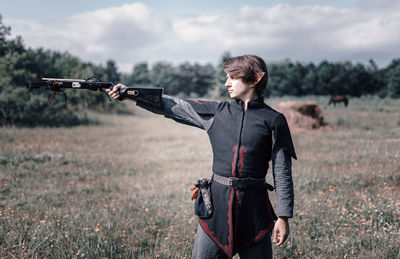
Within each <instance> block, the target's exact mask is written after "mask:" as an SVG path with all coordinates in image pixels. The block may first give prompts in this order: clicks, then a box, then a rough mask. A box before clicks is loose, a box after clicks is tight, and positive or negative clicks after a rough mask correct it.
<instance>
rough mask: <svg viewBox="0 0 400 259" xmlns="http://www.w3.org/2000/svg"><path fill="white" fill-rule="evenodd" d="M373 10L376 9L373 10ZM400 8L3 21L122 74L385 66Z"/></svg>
mask: <svg viewBox="0 0 400 259" xmlns="http://www.w3.org/2000/svg"><path fill="white" fill-rule="evenodd" d="M372 7H374V8H372ZM398 17H400V5H398V4H393V8H389V7H388V6H385V5H383V4H382V1H379V0H365V1H364V2H362V4H361V5H360V6H359V7H358V8H352V9H343V8H342V9H341V8H335V7H332V6H294V5H276V6H274V7H271V8H256V7H249V6H244V7H242V8H241V10H240V11H239V12H238V13H237V14H219V15H214V16H199V17H192V18H188V19H183V20H178V21H174V20H173V17H167V16H165V15H162V14H160V13H156V12H154V11H153V10H151V9H150V8H149V7H147V6H146V5H144V4H141V3H134V4H126V5H123V6H119V7H112V8H106V9H100V10H96V11H92V12H85V13H80V14H77V15H74V16H70V17H66V18H65V17H64V18H62V17H60V19H59V20H51V21H50V20H45V19H43V20H30V21H27V20H11V19H10V20H5V24H7V25H11V26H12V32H13V34H14V35H22V37H23V39H24V40H25V42H26V44H27V45H28V46H31V47H40V46H43V47H44V48H50V49H57V50H62V51H65V50H68V51H69V52H71V53H72V54H73V55H76V56H79V57H80V58H81V59H82V60H87V61H94V62H103V63H104V62H105V60H107V59H109V58H113V59H115V60H116V61H117V63H118V65H119V66H120V68H121V69H122V70H124V71H128V70H130V69H131V67H132V64H134V63H136V62H139V61H149V62H155V61H159V60H168V61H171V62H182V61H200V62H216V61H218V60H219V57H220V55H221V54H222V52H224V51H231V53H232V54H234V55H240V54H246V53H254V54H258V55H261V56H262V57H264V58H266V59H267V60H269V61H274V60H282V59H284V58H286V57H289V58H291V59H292V60H300V61H306V62H307V61H314V62H318V61H320V60H321V59H329V60H352V61H367V60H368V59H369V58H374V59H375V60H377V61H378V63H381V64H384V65H385V64H387V62H389V61H390V60H391V59H393V58H396V57H397V56H396V55H398V54H397V48H398V46H400V34H399V33H397V31H398V28H400V19H398Z"/></svg>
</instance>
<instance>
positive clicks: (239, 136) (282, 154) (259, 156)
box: [107, 55, 296, 259]
mask: <svg viewBox="0 0 400 259" xmlns="http://www.w3.org/2000/svg"><path fill="white" fill-rule="evenodd" d="M224 70H225V72H226V73H227V81H226V84H225V86H226V87H227V90H228V92H229V95H230V97H231V98H232V99H233V101H231V102H219V103H218V102H212V101H197V100H186V101H185V100H181V99H177V98H173V97H170V96H166V95H163V97H162V105H161V108H157V107H160V105H154V106H152V105H148V104H145V103H142V102H140V101H138V102H137V105H138V106H140V107H143V108H145V109H147V110H150V111H152V112H155V113H158V114H163V115H164V116H165V117H167V118H172V119H174V120H176V121H178V122H181V123H185V124H188V125H191V126H196V127H199V128H202V129H204V130H206V131H207V133H208V135H209V138H210V141H211V146H212V150H213V155H214V156H213V174H212V178H211V179H212V180H211V183H210V185H209V186H208V187H207V188H208V189H207V190H209V194H210V196H211V200H212V205H213V206H212V207H213V211H212V214H211V215H208V216H205V217H199V225H198V229H197V234H196V239H195V244H194V248H193V255H192V258H201V259H205V258H231V257H233V256H234V255H235V254H236V253H239V256H240V257H241V258H272V245H271V235H272V232H273V237H272V238H273V241H274V242H275V243H276V245H277V246H280V245H282V244H283V243H284V242H285V241H286V239H287V237H288V235H289V221H288V219H289V218H291V217H292V216H293V203H294V195H293V183H292V173H291V157H293V158H295V159H296V153H295V150H294V147H293V143H292V139H291V135H290V131H289V128H288V125H287V122H286V119H285V117H284V116H283V115H282V114H280V113H278V112H277V111H275V110H273V109H272V108H271V107H269V106H268V105H266V104H265V103H264V98H263V94H264V91H265V88H266V86H267V82H268V71H267V67H266V65H265V62H264V61H263V60H262V59H261V58H260V57H257V56H254V55H244V56H239V57H234V58H231V59H229V60H227V61H226V62H225V63H224ZM124 87H125V86H123V85H120V84H119V85H116V86H115V87H114V89H113V90H112V91H109V90H108V91H107V92H108V94H109V95H110V96H111V97H113V98H114V99H118V98H119V90H120V89H123V88H124ZM271 160H272V168H273V176H274V184H275V192H276V211H277V213H276V214H277V216H278V217H277V218H276V216H275V213H274V211H273V209H272V206H271V203H270V201H269V198H268V192H267V189H266V183H265V176H266V173H267V170H268V167H269V161H271ZM274 219H277V221H276V223H275V224H274Z"/></svg>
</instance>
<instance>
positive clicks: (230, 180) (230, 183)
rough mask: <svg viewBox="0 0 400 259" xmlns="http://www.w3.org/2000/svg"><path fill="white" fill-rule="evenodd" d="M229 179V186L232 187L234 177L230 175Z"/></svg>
mask: <svg viewBox="0 0 400 259" xmlns="http://www.w3.org/2000/svg"><path fill="white" fill-rule="evenodd" d="M228 179H229V180H228V186H229V187H232V177H229V178H228Z"/></svg>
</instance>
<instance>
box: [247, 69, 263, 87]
mask: <svg viewBox="0 0 400 259" xmlns="http://www.w3.org/2000/svg"><path fill="white" fill-rule="evenodd" d="M264 75H265V72H261V73H257V74H256V81H255V82H254V83H253V84H252V85H250V88H253V87H255V86H256V85H257V84H258V82H260V80H261V78H263V76H264Z"/></svg>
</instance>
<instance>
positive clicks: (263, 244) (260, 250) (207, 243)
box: [192, 225, 272, 259]
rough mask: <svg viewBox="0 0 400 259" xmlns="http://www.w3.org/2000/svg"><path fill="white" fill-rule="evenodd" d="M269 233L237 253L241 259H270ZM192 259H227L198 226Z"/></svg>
mask: <svg viewBox="0 0 400 259" xmlns="http://www.w3.org/2000/svg"><path fill="white" fill-rule="evenodd" d="M271 233H272V232H270V233H269V234H268V235H267V236H266V237H265V238H264V239H262V240H261V241H259V242H257V243H255V244H253V245H251V246H249V247H246V248H244V249H242V250H240V251H239V256H240V258H241V259H272V243H271ZM192 259H229V256H227V255H226V254H225V253H224V252H223V251H222V249H221V248H220V247H219V246H218V245H217V244H216V243H215V242H214V241H213V240H212V239H211V238H210V237H209V236H208V235H207V234H206V233H205V232H204V230H203V228H202V227H201V226H200V225H198V226H197V233H196V239H195V241H194V247H193V252H192Z"/></svg>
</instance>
